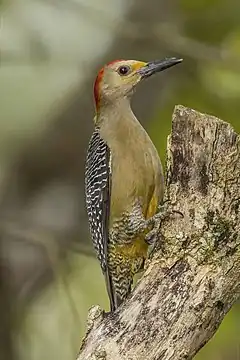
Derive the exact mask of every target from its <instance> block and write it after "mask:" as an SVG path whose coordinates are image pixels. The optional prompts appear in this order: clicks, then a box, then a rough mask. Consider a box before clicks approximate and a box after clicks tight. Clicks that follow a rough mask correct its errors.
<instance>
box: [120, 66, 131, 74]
mask: <svg viewBox="0 0 240 360" xmlns="http://www.w3.org/2000/svg"><path fill="white" fill-rule="evenodd" d="M130 70H131V68H130V66H127V65H122V66H120V67H119V68H118V73H119V74H120V75H127V74H128V73H129V72H130Z"/></svg>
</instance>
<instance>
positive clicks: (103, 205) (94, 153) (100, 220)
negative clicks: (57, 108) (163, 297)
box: [85, 57, 182, 312]
mask: <svg viewBox="0 0 240 360" xmlns="http://www.w3.org/2000/svg"><path fill="white" fill-rule="evenodd" d="M181 61H182V59H179V58H174V57H171V58H164V59H162V60H155V61H150V62H144V61H137V60H114V61H111V62H109V63H108V64H106V65H105V66H104V67H103V68H101V70H100V71H99V72H98V75H97V77H96V80H95V83H94V91H93V92H94V101H95V116H94V131H93V134H92V136H91V138H90V141H89V146H88V150H87V156H86V165H85V198H86V210H87V215H88V222H89V228H90V234H91V237H92V242H93V246H94V248H95V251H96V255H97V258H98V260H99V262H100V265H101V269H102V272H103V274H104V277H105V283H106V289H107V293H108V297H109V301H110V311H111V312H113V311H115V310H116V309H117V308H118V307H119V306H120V305H121V303H122V302H123V301H124V300H125V299H126V298H127V297H128V295H129V293H130V292H131V288H132V284H133V278H134V275H135V274H137V273H138V272H140V271H142V269H143V268H144V262H145V260H146V258H147V255H148V248H149V244H151V240H150V239H151V238H152V236H150V237H149V234H151V232H153V231H154V224H155V222H156V219H157V215H158V209H159V205H160V204H161V202H162V200H163V191H164V177H163V169H162V165H161V161H160V158H159V155H158V152H157V150H156V148H155V146H154V144H153V142H152V141H151V139H150V137H149V135H148V134H147V132H146V131H145V129H144V128H143V127H142V125H141V124H140V122H139V121H138V120H137V118H136V116H135V115H134V113H133V111H132V108H131V97H132V94H133V93H134V91H135V89H136V86H137V85H138V84H139V83H140V82H142V81H143V80H145V79H146V78H149V77H150V76H152V75H154V74H156V73H158V72H161V71H163V70H165V69H168V68H170V67H172V66H174V65H177V64H179V63H181Z"/></svg>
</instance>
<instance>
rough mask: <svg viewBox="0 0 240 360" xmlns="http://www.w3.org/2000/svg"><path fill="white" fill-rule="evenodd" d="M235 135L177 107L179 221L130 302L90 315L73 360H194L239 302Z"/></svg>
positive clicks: (172, 149)
mask: <svg viewBox="0 0 240 360" xmlns="http://www.w3.org/2000/svg"><path fill="white" fill-rule="evenodd" d="M239 144H240V141H239V136H238V135H237V134H236V133H235V132H234V131H233V129H232V127H231V126H230V125H229V124H228V123H226V122H223V121H221V120H219V119H217V118H215V117H213V116H209V115H204V114H200V113H198V112H196V111H194V110H191V109H188V108H184V107H183V106H177V107H176V108H175V111H174V115H173V123H172V134H171V136H170V137H169V139H168V148H167V177H166V184H167V186H166V191H165V196H166V198H169V199H171V203H172V205H173V206H174V208H175V209H177V210H180V211H181V212H182V213H183V215H184V217H183V218H181V217H180V216H172V217H170V218H167V219H165V220H164V221H163V222H162V226H161V235H160V236H159V242H158V244H157V247H156V249H155V251H154V252H153V255H152V257H151V259H150V260H149V261H148V264H147V269H146V271H145V273H144V274H143V276H142V278H141V280H140V281H139V282H138V284H137V286H136V288H135V290H134V291H133V292H132V294H131V296H130V298H129V299H128V300H127V301H126V302H125V303H124V304H123V306H121V307H120V308H119V309H118V311H116V312H115V313H114V314H110V315H108V316H106V317H104V315H103V312H102V311H101V309H99V308H98V307H94V308H93V309H91V312H90V315H89V319H88V332H87V335H86V337H85V339H84V341H83V345H82V348H81V350H80V354H79V355H78V360H96V359H103V360H105V359H106V360H146V359H148V360H160V359H161V360H170V359H171V360H178V359H192V358H193V356H194V355H195V354H196V352H197V351H198V350H199V349H200V348H201V347H202V346H203V345H204V344H205V343H206V342H207V341H208V340H209V339H210V338H211V337H212V335H213V334H214V333H215V331H216V329H217V328H218V326H219V324H220V323H221V321H222V319H223V317H224V315H225V314H226V313H227V311H228V310H229V309H230V307H231V306H232V304H233V303H234V302H235V301H236V299H237V298H238V297H239V295H240V219H239V207H240V190H239V189H240V151H239Z"/></svg>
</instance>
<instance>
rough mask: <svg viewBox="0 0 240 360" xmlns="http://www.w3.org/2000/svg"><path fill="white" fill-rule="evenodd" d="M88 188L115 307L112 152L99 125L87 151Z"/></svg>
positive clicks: (94, 232)
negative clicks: (111, 266)
mask: <svg viewBox="0 0 240 360" xmlns="http://www.w3.org/2000/svg"><path fill="white" fill-rule="evenodd" d="M85 190H86V205H87V214H88V219H89V226H90V232H91V236H92V241H93V245H94V248H95V250H96V253H97V257H98V260H99V261H100V264H101V268H102V271H103V273H104V275H105V280H106V286H107V291H108V295H109V299H110V304H111V307H112V306H113V304H114V295H113V286H112V280H111V276H110V274H109V269H108V263H107V257H108V255H107V254H108V239H109V216H110V202H111V153H110V149H109V147H108V145H107V144H106V143H105V142H104V140H103V139H102V138H101V136H100V133H99V129H97V128H96V129H95V131H94V133H93V135H92V137H91V139H90V142H89V147H88V152H87V161H86V172H85Z"/></svg>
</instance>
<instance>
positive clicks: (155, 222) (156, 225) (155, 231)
mask: <svg viewBox="0 0 240 360" xmlns="http://www.w3.org/2000/svg"><path fill="white" fill-rule="evenodd" d="M175 214H178V215H180V216H181V217H183V214H182V213H181V211H179V210H174V209H173V208H172V205H169V201H168V200H167V201H165V202H164V203H163V204H162V205H160V206H159V207H158V212H157V213H156V214H155V215H154V216H153V217H151V218H150V219H148V220H147V221H148V223H149V225H152V230H150V231H149V232H148V233H147V235H146V236H145V241H146V243H147V244H148V245H150V246H151V245H155V243H156V241H157V238H158V235H159V232H160V228H161V224H162V221H163V220H166V219H168V218H169V217H170V216H173V215H175Z"/></svg>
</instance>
